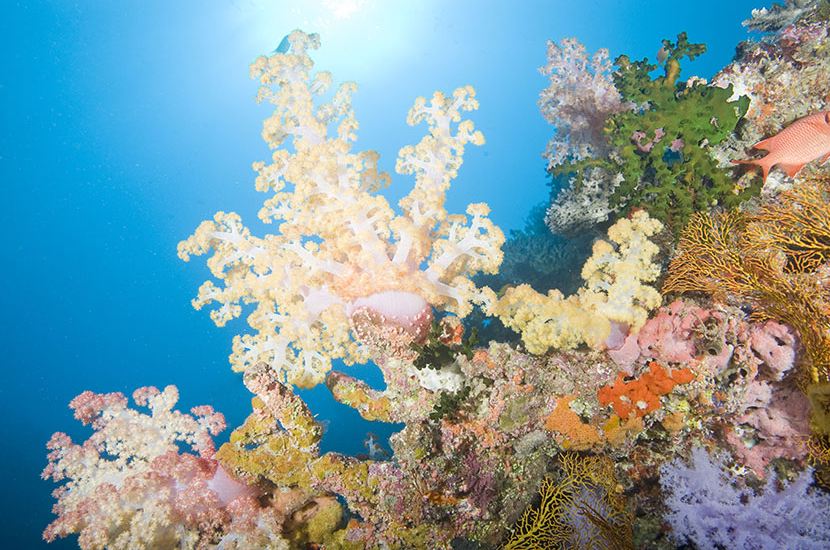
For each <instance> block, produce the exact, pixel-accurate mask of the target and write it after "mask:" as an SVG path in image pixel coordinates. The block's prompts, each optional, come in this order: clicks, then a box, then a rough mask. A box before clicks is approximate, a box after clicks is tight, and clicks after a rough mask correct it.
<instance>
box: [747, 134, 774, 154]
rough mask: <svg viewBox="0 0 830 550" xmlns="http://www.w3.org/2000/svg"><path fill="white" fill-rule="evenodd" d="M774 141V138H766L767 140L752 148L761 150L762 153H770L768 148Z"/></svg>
mask: <svg viewBox="0 0 830 550" xmlns="http://www.w3.org/2000/svg"><path fill="white" fill-rule="evenodd" d="M773 141H775V136H772V137H768V138H767V139H764V140H761V141H759V142H758V143H756V144H755V145H753V146H752V148H753V149H763V150H764V151H770V146H771V145H772V144H773Z"/></svg>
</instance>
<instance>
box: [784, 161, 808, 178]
mask: <svg viewBox="0 0 830 550" xmlns="http://www.w3.org/2000/svg"><path fill="white" fill-rule="evenodd" d="M778 166H779V167H780V168H781V169H782V170H783V171H785V172H786V173H787V175H788V176H790V177H791V178H792V177H795V175H796V174H798V171H799V170H801V169H802V168H804V163H801V164H779V165H778Z"/></svg>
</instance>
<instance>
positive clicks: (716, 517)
mask: <svg viewBox="0 0 830 550" xmlns="http://www.w3.org/2000/svg"><path fill="white" fill-rule="evenodd" d="M812 478H813V476H812V472H811V471H809V470H808V471H805V472H803V473H802V474H801V475H800V476H799V477H798V478H796V479H795V480H794V481H792V482H790V483H789V484H786V485H785V486H784V487H783V489H781V490H780V491H778V490H776V486H777V485H778V480H777V479H776V477H775V475H770V477H769V479H768V480H767V484H766V486H765V487H764V488H763V491H762V492H760V493H758V494H756V493H753V491H752V490H750V489H747V488H742V487H740V486H739V485H738V484H737V483H738V480H737V479H736V478H735V477H734V475H732V474H730V473H728V472H727V470H726V466H725V464H724V462H723V459H721V458H713V457H711V456H710V455H709V454H708V453H707V452H706V451H705V450H704V449H702V448H700V447H698V448H695V449H694V450H693V451H692V463H691V465H687V464H686V463H685V462H683V461H682V460H677V461H674V462H672V463H669V464H666V465H665V466H664V467H663V468H662V469H661V476H660V484H661V485H662V487H663V491H664V492H665V493H666V494H667V497H666V505H667V507H668V509H669V512H668V514H667V515H666V519H667V520H668V521H669V523H670V524H671V526H672V529H673V530H674V537H675V539H676V541H677V542H678V543H682V542H684V541H691V542H694V544H695V545H696V546H697V547H698V548H700V549H701V550H707V549H712V550H716V549H717V548H730V549H735V550H742V549H745V550H760V549H769V550H778V549H781V548H787V549H792V550H808V549H819V548H827V547H828V545H830V528H829V527H828V525H830V496H828V495H826V494H824V493H821V492H819V491H816V490H812V489H811V488H810V485H811V484H812Z"/></svg>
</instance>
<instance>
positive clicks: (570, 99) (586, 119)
mask: <svg viewBox="0 0 830 550" xmlns="http://www.w3.org/2000/svg"><path fill="white" fill-rule="evenodd" d="M539 71H540V72H541V73H542V74H544V75H546V76H548V77H549V79H550V84H549V85H548V87H547V88H545V89H544V90H542V93H541V94H539V109H540V110H541V111H542V116H544V117H545V120H547V121H548V122H550V123H551V124H553V125H554V126H555V127H556V131H555V133H554V136H553V138H551V140H550V142H549V143H548V146H547V150H546V151H545V157H547V159H548V169H552V168H554V167H556V166H559V165H560V164H563V163H565V162H569V161H575V160H581V159H585V158H589V157H596V156H600V155H602V154H604V147H605V137H604V136H603V134H602V129H603V127H604V126H605V121H606V119H607V118H608V116H609V115H611V114H613V113H617V112H620V111H622V110H624V109H625V105H624V104H623V102H622V98H621V97H620V94H619V92H618V91H617V88H616V87H615V86H614V81H613V80H612V78H611V62H610V60H609V58H608V50H606V49H600V50H597V52H596V53H595V54H594V55H593V56H591V57H588V54H587V52H586V50H585V46H584V45H582V44H581V43H580V42H579V41H578V40H576V39H575V38H566V39H564V40H562V45H561V46H560V45H558V44H556V43H555V42H551V41H548V62H547V64H546V65H545V66H544V67H541V68H540V69H539Z"/></svg>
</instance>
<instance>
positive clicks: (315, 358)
mask: <svg viewBox="0 0 830 550" xmlns="http://www.w3.org/2000/svg"><path fill="white" fill-rule="evenodd" d="M288 43H289V45H290V47H289V49H288V51H287V52H286V53H280V52H275V53H274V54H272V55H271V56H269V57H259V58H257V60H256V61H255V62H254V63H253V64H252V66H251V75H252V76H253V77H256V78H257V79H258V80H259V81H260V82H261V84H262V86H261V87H260V90H259V95H258V98H259V100H260V101H267V102H269V103H271V104H272V105H273V106H274V112H273V114H272V115H271V116H270V117H269V118H268V119H266V121H265V123H264V124H263V130H262V136H263V139H264V140H265V141H266V143H267V144H268V146H269V147H270V148H271V149H272V150H274V153H273V155H272V162H271V163H270V164H265V163H264V162H257V163H254V169H255V170H256V171H257V173H258V176H257V180H256V187H257V189H258V190H259V191H263V192H272V193H273V196H272V197H271V198H269V199H267V200H266V201H265V204H264V206H263V208H262V209H261V210H260V213H259V215H260V218H261V219H262V220H263V221H265V222H266V223H271V222H279V228H278V231H279V232H278V233H277V234H272V235H268V236H266V237H265V238H258V237H254V236H253V235H252V234H251V232H250V231H249V230H248V229H247V228H246V227H245V226H243V225H242V221H241V219H240V218H239V216H237V215H236V214H233V213H224V212H219V213H218V214H216V216H215V217H214V219H213V220H212V221H205V222H203V223H202V224H201V225H200V226H199V228H198V229H197V230H196V232H195V233H194V235H193V236H191V237H190V238H188V239H187V240H185V241H183V242H182V243H180V244H179V256H180V257H181V258H182V259H184V260H188V259H189V258H190V257H191V256H192V255H198V254H206V253H208V252H209V251H210V250H213V252H214V254H213V256H211V258H210V259H209V260H208V266H209V267H210V269H211V272H212V274H213V276H214V277H216V278H217V279H219V280H220V281H222V283H223V285H224V286H223V287H219V286H216V285H215V284H214V283H213V282H211V281H208V282H206V283H205V284H203V285H202V287H201V288H200V289H199V296H198V297H197V298H196V300H194V302H193V305H194V306H195V307H196V308H201V307H203V306H205V305H207V304H210V303H212V302H216V303H218V304H219V307H218V308H217V309H214V310H213V311H212V312H211V318H212V319H213V320H214V321H215V322H216V324H217V325H219V326H222V325H224V324H225V323H226V322H227V321H229V320H230V319H233V318H235V317H238V316H239V315H241V313H242V304H256V309H255V310H254V311H253V313H251V314H250V315H249V316H248V324H249V325H250V326H251V327H252V328H253V329H254V330H255V334H247V335H244V336H237V337H236V338H235V339H234V345H233V354H232V355H231V364H232V365H233V368H234V369H235V370H239V371H244V370H245V369H247V368H249V367H250V366H251V365H253V364H256V363H257V362H260V361H265V362H267V363H268V364H270V365H272V366H273V367H274V368H276V369H277V370H278V371H279V372H282V373H283V374H284V376H285V380H287V381H288V382H290V383H292V384H295V385H298V386H302V387H311V386H314V385H315V384H318V383H319V382H321V381H322V380H323V378H324V377H325V374H326V372H328V371H329V370H330V368H331V360H332V359H343V360H344V361H346V362H347V363H354V362H365V361H366V360H367V359H368V354H367V348H366V346H365V345H360V343H366V344H369V345H372V344H373V343H378V342H384V345H387V346H388V345H391V346H393V347H394V348H395V349H399V350H406V348H407V347H408V345H409V343H411V342H414V341H418V340H419V339H420V338H422V337H423V336H424V335H425V332H426V327H428V326H429V323H430V320H431V316H432V307H433V306H434V307H440V308H442V309H444V310H446V311H451V312H453V313H456V314H458V315H460V316H462V317H463V316H465V315H467V314H468V313H469V312H470V310H471V308H472V305H473V303H477V302H481V301H483V300H485V299H486V298H487V296H485V295H482V294H481V292H480V290H479V289H478V288H476V287H475V285H474V284H473V283H472V281H471V280H470V279H469V277H470V276H471V275H473V274H474V273H476V272H479V271H482V272H493V271H495V270H497V269H498V266H499V263H500V262H501V257H502V255H501V251H500V247H501V245H502V243H503V242H504V235H503V234H502V232H501V231H500V230H499V229H498V227H496V226H495V225H494V224H493V223H492V222H491V221H490V220H489V218H488V217H487V215H488V213H489V208H488V207H487V206H486V205H485V204H471V205H469V206H468V208H467V214H468V216H469V218H467V216H463V215H456V214H448V213H447V212H446V210H444V207H443V204H444V195H445V193H446V190H447V188H448V187H449V185H450V182H451V181H452V179H453V178H454V177H455V175H456V173H457V171H458V169H459V167H460V166H461V163H462V160H463V155H464V148H465V146H466V145H468V144H474V145H481V144H482V143H483V142H484V137H483V136H482V134H481V132H478V131H476V130H475V129H474V127H473V124H472V122H471V121H469V120H463V121H462V120H461V114H462V112H464V111H471V110H474V109H476V108H477V107H478V103H477V102H476V100H475V92H474V91H473V89H472V88H471V87H466V88H459V89H457V90H456V91H455V92H454V93H453V94H452V95H450V96H445V95H444V94H441V93H440V92H437V93H436V94H435V95H434V96H433V97H432V99H431V100H430V101H427V100H426V99H424V98H419V99H417V100H416V101H415V105H414V106H413V107H412V109H411V110H410V112H409V115H408V117H407V122H408V123H409V124H411V125H415V124H418V123H421V122H425V123H426V124H427V125H428V127H429V134H428V135H427V136H426V137H424V138H423V139H422V140H421V141H420V142H419V143H418V144H417V145H415V146H406V147H404V148H402V149H401V151H400V155H399V158H398V162H397V165H396V169H397V171H398V172H399V173H401V174H413V175H415V180H416V182H415V186H414V187H413V189H412V191H411V192H410V193H409V195H407V196H406V197H404V198H403V199H402V200H401V201H400V206H401V209H402V211H403V214H402V215H396V214H395V213H394V211H393V210H392V208H391V207H390V206H389V204H388V203H387V201H386V199H385V198H383V197H382V196H380V195H377V194H376V192H377V191H378V190H379V189H380V188H382V187H383V186H385V185H386V184H387V183H388V182H389V176H388V175H387V174H384V173H381V172H379V171H378V168H377V160H378V155H377V154H376V153H374V152H372V151H364V152H359V153H354V152H352V151H351V148H352V143H353V142H354V141H355V139H356V134H355V130H356V129H357V121H356V120H355V118H354V113H353V111H352V108H351V99H350V98H351V95H352V93H353V92H354V90H355V88H356V87H355V85H354V84H352V83H346V84H342V85H341V86H340V87H339V88H338V89H337V91H336V92H335V94H334V97H333V98H332V100H331V101H330V102H320V101H319V98H320V97H321V96H322V95H323V94H324V93H325V92H326V91H327V90H328V88H329V86H330V85H331V82H332V76H331V74H330V73H327V72H318V73H316V74H312V73H311V68H312V66H313V62H312V60H311V58H310V57H309V55H308V50H310V49H314V48H317V47H318V46H319V38H318V37H317V36H316V35H308V34H305V33H302V32H300V31H295V32H293V33H291V34H290V35H289V36H288ZM315 98H318V101H317V104H315ZM390 340H394V341H393V342H392V343H390Z"/></svg>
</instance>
